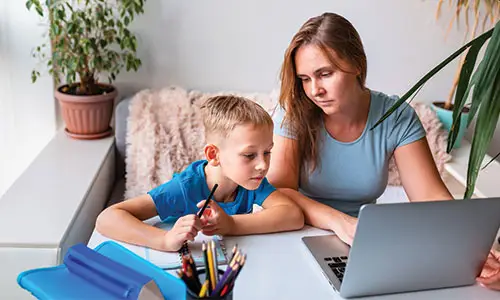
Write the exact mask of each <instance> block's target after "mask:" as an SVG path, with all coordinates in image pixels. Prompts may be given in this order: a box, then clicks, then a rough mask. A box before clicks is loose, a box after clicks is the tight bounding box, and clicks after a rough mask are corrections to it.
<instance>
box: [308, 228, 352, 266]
mask: <svg viewBox="0 0 500 300" xmlns="http://www.w3.org/2000/svg"><path fill="white" fill-rule="evenodd" d="M302 240H303V241H304V243H305V244H306V245H307V248H309V250H310V251H311V252H312V254H313V255H314V257H316V258H317V259H321V260H322V259H324V258H325V257H332V256H348V254H349V249H350V247H349V246H348V245H347V244H346V243H344V242H342V240H341V239H340V238H339V237H338V236H337V235H335V234H329V235H320V236H306V237H303V238H302Z"/></svg>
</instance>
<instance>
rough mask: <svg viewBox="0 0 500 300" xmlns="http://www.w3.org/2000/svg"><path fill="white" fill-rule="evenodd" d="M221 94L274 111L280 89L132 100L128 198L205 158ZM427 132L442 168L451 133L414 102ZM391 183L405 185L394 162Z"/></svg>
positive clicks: (147, 95) (150, 93) (142, 95)
mask: <svg viewBox="0 0 500 300" xmlns="http://www.w3.org/2000/svg"><path fill="white" fill-rule="evenodd" d="M220 94H237V95H240V96H244V97H247V98H249V99H252V100H254V101H256V102H257V103H259V104H260V105H261V106H262V107H264V109H266V110H267V111H268V112H269V113H270V114H272V112H273V110H274V107H275V105H276V103H277V100H276V99H277V97H278V91H276V90H275V91H273V92H271V93H269V94H259V93H254V94H242V93H232V92H220V93H213V94H209V93H202V92H199V91H191V92H188V91H186V90H184V89H182V88H180V87H167V88H164V89H160V90H149V89H148V90H143V91H141V92H139V93H137V94H136V95H135V96H134V98H133V99H132V101H131V103H130V107H129V112H130V114H129V118H128V122H127V146H126V159H125V161H126V175H125V176H126V186H125V199H128V198H131V197H135V196H138V195H141V194H144V193H146V192H148V191H149V190H151V189H152V188H154V187H156V186H158V185H160V184H162V183H164V182H166V181H168V180H170V179H171V178H172V176H173V174H174V173H176V172H180V171H182V170H183V169H184V168H186V167H187V166H188V165H189V164H190V163H191V162H193V161H195V160H198V159H202V158H203V152H202V150H203V147H204V145H205V137H204V130H203V123H202V119H201V113H200V105H201V104H202V103H203V102H204V101H205V100H206V99H207V98H208V97H211V96H214V95H220ZM413 106H414V108H415V110H416V111H417V114H418V115H419V117H420V119H421V120H422V123H423V124H424V128H425V130H426V131H427V139H428V141H429V145H430V148H431V150H432V153H433V156H434V159H435V161H436V164H437V166H438V169H439V171H440V172H441V173H442V172H443V169H444V163H445V162H446V161H447V160H448V159H449V155H448V154H446V152H445V149H446V134H445V133H444V132H443V131H442V130H441V129H440V127H441V125H440V123H439V121H438V120H437V118H436V116H435V114H434V112H433V111H432V110H431V109H430V108H428V107H427V106H425V105H421V104H416V105H413ZM389 184H390V185H400V184H401V182H400V180H399V175H398V173H397V168H396V165H395V164H394V161H393V160H391V163H390V169H389Z"/></svg>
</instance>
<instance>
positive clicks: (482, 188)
mask: <svg viewBox="0 0 500 300" xmlns="http://www.w3.org/2000/svg"><path fill="white" fill-rule="evenodd" d="M470 149H471V144H470V142H469V141H466V140H462V142H461V146H460V148H458V149H453V150H452V152H451V155H452V159H451V160H450V161H449V162H448V163H446V164H445V169H446V171H447V172H448V173H449V174H450V175H451V177H452V178H445V183H446V184H447V186H448V188H449V189H450V192H451V193H452V194H453V196H455V198H459V199H460V198H463V195H464V192H465V186H466V185H467V168H468V163H469V154H470ZM491 158H492V157H491V156H489V155H486V156H485V157H484V160H483V164H482V165H483V166H484V165H486V164H487V163H488V162H489V161H490V160H491ZM498 178H500V163H499V162H498V161H493V162H492V163H491V164H490V165H489V166H488V167H487V168H486V169H484V170H480V171H479V175H478V177H477V181H476V186H475V190H474V195H473V198H487V197H498V196H500V189H499V188H498ZM457 183H458V184H457Z"/></svg>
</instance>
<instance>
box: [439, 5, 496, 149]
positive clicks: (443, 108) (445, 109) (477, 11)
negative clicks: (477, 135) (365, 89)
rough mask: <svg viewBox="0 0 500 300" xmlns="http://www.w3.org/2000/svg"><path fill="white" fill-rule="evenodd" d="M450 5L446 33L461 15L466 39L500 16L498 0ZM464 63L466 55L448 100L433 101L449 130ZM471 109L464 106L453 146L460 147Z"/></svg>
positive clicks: (440, 118)
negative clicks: (451, 12) (450, 16)
mask: <svg viewBox="0 0 500 300" xmlns="http://www.w3.org/2000/svg"><path fill="white" fill-rule="evenodd" d="M443 4H444V0H439V1H438V3H437V10H436V19H439V18H440V14H441V11H442V9H443ZM448 6H449V8H450V9H453V11H454V14H453V16H452V18H451V20H450V23H449V26H448V30H447V33H446V35H448V33H449V31H450V30H451V28H452V27H453V24H454V23H457V26H458V24H459V23H460V17H463V20H464V23H465V30H464V41H465V40H467V39H474V38H475V37H476V36H477V32H478V31H480V32H485V31H486V30H485V29H486V26H487V25H490V26H494V25H495V23H496V21H497V20H498V18H499V16H500V1H498V0H474V1H472V0H455V1H448ZM470 17H472V20H471V21H472V22H469V18H470ZM470 23H472V26H470V25H471V24H470ZM464 63H465V55H463V56H462V57H461V59H460V61H459V64H458V68H457V71H456V73H455V78H454V79H453V84H452V87H451V89H450V93H449V95H448V98H447V99H446V101H436V102H433V103H432V108H433V109H434V110H435V111H436V114H437V116H438V118H439V120H440V121H441V123H443V126H444V128H445V129H446V130H448V131H449V130H450V129H451V126H452V123H453V110H454V101H453V100H454V96H455V91H456V89H457V86H458V79H459V76H460V71H461V70H462V66H463V64H464ZM469 110H470V108H469V107H468V106H464V107H463V108H462V114H461V118H462V120H461V122H460V127H459V128H458V133H457V138H456V140H455V143H454V144H453V148H458V147H460V142H461V140H462V138H463V136H464V133H465V131H466V124H467V119H468V114H469Z"/></svg>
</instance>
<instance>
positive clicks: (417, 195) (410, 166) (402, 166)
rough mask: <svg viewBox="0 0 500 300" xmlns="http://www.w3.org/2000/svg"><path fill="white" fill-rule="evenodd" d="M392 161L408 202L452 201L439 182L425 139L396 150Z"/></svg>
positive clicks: (451, 197) (441, 182)
mask: <svg viewBox="0 0 500 300" xmlns="http://www.w3.org/2000/svg"><path fill="white" fill-rule="evenodd" d="M394 159H395V161H396V165H397V167H398V171H399V175H400V177H401V182H402V183H403V187H404V189H405V192H406V194H407V195H408V199H409V200H410V201H432V200H451V199H453V196H452V195H451V194H450V192H449V191H448V189H447V188H446V186H445V184H444V183H443V180H441V176H440V175H439V172H438V170H437V168H436V164H435V163H434V159H433V158H432V154H431V151H430V149H429V145H428V144H427V139H426V138H425V137H424V138H422V139H420V140H418V141H415V142H413V143H410V144H407V145H404V146H401V147H398V148H396V150H395V151H394Z"/></svg>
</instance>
